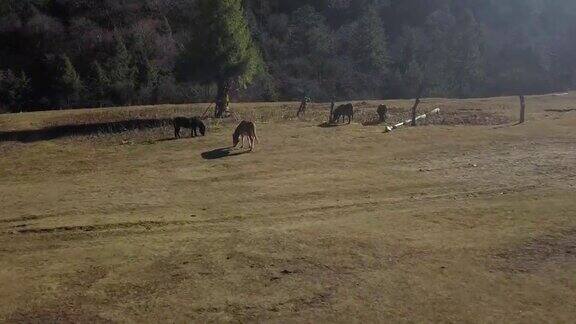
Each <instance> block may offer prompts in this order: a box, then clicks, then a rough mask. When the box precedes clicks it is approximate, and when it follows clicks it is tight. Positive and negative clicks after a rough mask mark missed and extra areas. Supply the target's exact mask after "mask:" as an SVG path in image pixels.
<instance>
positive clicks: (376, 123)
mask: <svg viewBox="0 0 576 324" xmlns="http://www.w3.org/2000/svg"><path fill="white" fill-rule="evenodd" d="M382 124H383V122H381V121H380V120H378V119H373V120H369V121H365V122H363V123H362V126H380V125H382Z"/></svg>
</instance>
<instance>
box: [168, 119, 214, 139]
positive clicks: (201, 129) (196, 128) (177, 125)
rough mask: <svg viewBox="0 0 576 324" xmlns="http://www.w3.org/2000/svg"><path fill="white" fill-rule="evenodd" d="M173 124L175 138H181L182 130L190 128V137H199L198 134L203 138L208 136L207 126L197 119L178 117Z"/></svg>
mask: <svg viewBox="0 0 576 324" xmlns="http://www.w3.org/2000/svg"><path fill="white" fill-rule="evenodd" d="M172 124H173V125H174V137H176V138H180V129H181V128H189V129H190V137H195V136H198V133H200V134H201V135H202V136H204V135H206V126H205V125H204V123H203V122H202V121H201V120H200V119H198V118H197V117H192V118H186V117H176V118H174V119H173V120H172Z"/></svg>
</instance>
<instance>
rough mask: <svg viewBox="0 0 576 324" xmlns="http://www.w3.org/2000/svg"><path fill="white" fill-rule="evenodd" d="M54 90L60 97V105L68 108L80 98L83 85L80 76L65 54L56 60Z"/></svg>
mask: <svg viewBox="0 0 576 324" xmlns="http://www.w3.org/2000/svg"><path fill="white" fill-rule="evenodd" d="M56 64H57V68H56V84H55V87H54V88H55V90H56V91H57V93H59V94H60V96H61V103H60V104H61V105H63V106H64V107H68V106H70V105H71V104H73V103H75V102H76V101H77V100H78V99H79V96H80V92H81V91H82V88H83V84H82V80H81V79H80V75H78V73H77V72H76V69H75V68H74V65H73V64H72V62H71V61H70V58H68V56H67V55H66V54H63V55H60V56H59V57H58V59H57V63H56Z"/></svg>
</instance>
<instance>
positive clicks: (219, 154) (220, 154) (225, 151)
mask: <svg viewBox="0 0 576 324" xmlns="http://www.w3.org/2000/svg"><path fill="white" fill-rule="evenodd" d="M247 153H250V151H235V150H234V148H233V147H224V148H219V149H216V150H212V151H208V152H204V153H202V154H201V156H202V158H203V159H204V160H218V159H223V158H227V157H233V156H238V155H243V154H247Z"/></svg>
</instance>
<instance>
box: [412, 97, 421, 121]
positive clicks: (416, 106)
mask: <svg viewBox="0 0 576 324" xmlns="http://www.w3.org/2000/svg"><path fill="white" fill-rule="evenodd" d="M418 105H420V98H416V102H415V103H414V106H413V107H412V126H416V117H417V116H416V109H418Z"/></svg>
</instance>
